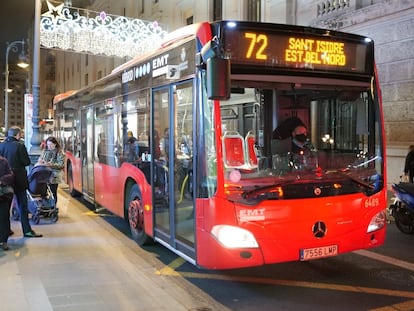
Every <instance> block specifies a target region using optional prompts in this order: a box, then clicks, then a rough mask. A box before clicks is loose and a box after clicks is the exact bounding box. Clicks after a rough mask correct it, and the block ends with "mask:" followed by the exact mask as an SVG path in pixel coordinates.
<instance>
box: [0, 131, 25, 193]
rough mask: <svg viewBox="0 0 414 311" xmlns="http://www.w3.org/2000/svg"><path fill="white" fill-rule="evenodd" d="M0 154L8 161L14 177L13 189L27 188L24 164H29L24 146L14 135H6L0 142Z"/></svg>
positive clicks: (22, 189) (18, 190)
mask: <svg viewBox="0 0 414 311" xmlns="http://www.w3.org/2000/svg"><path fill="white" fill-rule="evenodd" d="M0 155H1V156H3V157H5V158H6V159H7V161H9V165H10V167H11V169H12V171H13V174H14V178H15V187H14V189H15V191H16V192H20V191H24V190H26V189H27V188H28V186H29V184H28V181H27V172H26V166H28V165H29V164H30V158H29V154H28V153H27V149H26V146H25V145H24V144H23V143H22V142H20V141H18V140H17V139H16V138H15V137H10V136H9V137H7V138H6V140H5V141H4V142H2V143H1V144H0Z"/></svg>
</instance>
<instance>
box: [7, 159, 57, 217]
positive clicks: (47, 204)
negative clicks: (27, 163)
mask: <svg viewBox="0 0 414 311" xmlns="http://www.w3.org/2000/svg"><path fill="white" fill-rule="evenodd" d="M51 177H52V169H51V168H50V167H48V166H44V165H37V166H34V167H33V168H32V169H31V170H30V173H29V175H28V176H27V179H28V181H29V189H27V191H26V192H27V209H28V211H29V213H30V214H31V215H32V217H31V220H32V222H34V223H35V224H38V223H39V222H40V217H41V216H44V217H49V218H50V221H52V222H56V221H57V220H58V218H59V216H58V209H57V207H56V204H55V198H54V197H53V193H52V191H51V190H50V188H49V181H50V179H51ZM12 215H13V219H15V220H18V219H19V217H20V215H19V212H18V209H17V207H16V206H13V210H12Z"/></svg>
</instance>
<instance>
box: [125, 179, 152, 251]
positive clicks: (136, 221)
mask: <svg viewBox="0 0 414 311" xmlns="http://www.w3.org/2000/svg"><path fill="white" fill-rule="evenodd" d="M127 203H128V204H127V207H128V222H129V228H130V229H131V235H132V238H133V239H134V240H135V241H136V242H137V243H138V244H139V245H149V244H153V240H152V239H151V238H150V237H149V236H148V235H147V234H146V233H145V223H144V205H143V203H142V199H141V194H140V191H139V189H138V185H137V184H134V185H132V187H130V188H129V192H128V196H127Z"/></svg>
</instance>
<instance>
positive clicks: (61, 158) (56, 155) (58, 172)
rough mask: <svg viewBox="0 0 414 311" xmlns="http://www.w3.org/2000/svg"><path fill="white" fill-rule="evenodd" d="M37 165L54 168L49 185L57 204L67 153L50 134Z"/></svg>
mask: <svg viewBox="0 0 414 311" xmlns="http://www.w3.org/2000/svg"><path fill="white" fill-rule="evenodd" d="M37 165H46V166H49V167H50V168H51V169H52V171H53V173H52V178H51V181H50V184H49V187H50V190H51V191H52V193H53V196H54V198H55V204H56V205H57V201H58V199H57V188H58V185H59V184H60V183H61V182H62V180H63V167H64V165H65V154H64V153H63V151H62V149H61V147H60V144H59V142H58V141H57V139H56V138H55V137H53V136H50V137H48V139H46V148H45V149H43V152H42V154H41V155H40V157H39V160H38V161H37Z"/></svg>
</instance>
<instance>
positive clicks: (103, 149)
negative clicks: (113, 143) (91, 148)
mask: <svg viewBox="0 0 414 311" xmlns="http://www.w3.org/2000/svg"><path fill="white" fill-rule="evenodd" d="M107 145H108V144H107V141H106V138H105V133H100V134H99V143H98V147H97V152H96V153H97V156H98V159H99V163H108V159H107V147H108V146H107Z"/></svg>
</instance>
